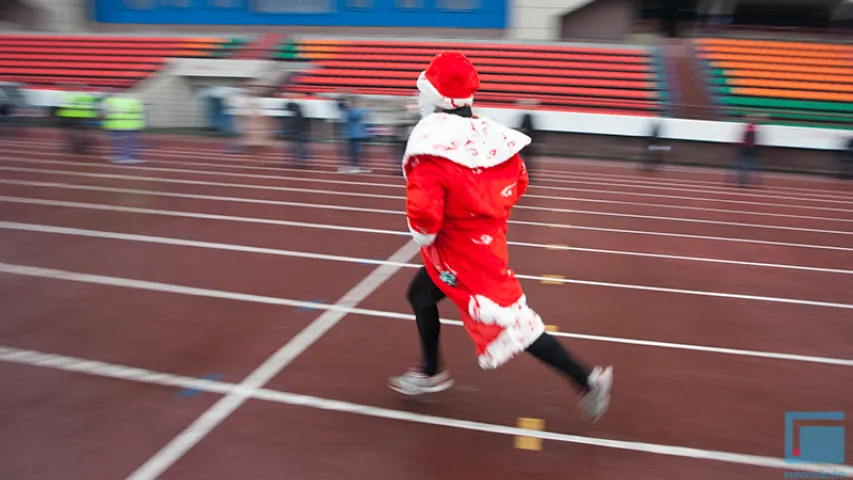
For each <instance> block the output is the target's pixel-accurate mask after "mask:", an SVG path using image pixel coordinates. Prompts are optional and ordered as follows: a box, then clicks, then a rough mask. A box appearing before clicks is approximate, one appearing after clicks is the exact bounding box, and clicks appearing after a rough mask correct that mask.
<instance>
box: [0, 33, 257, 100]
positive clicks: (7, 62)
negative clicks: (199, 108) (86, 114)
mask: <svg viewBox="0 0 853 480" xmlns="http://www.w3.org/2000/svg"><path fill="white" fill-rule="evenodd" d="M245 42H246V40H245V39H243V38H208V37H155V36H145V37H138V36H136V37H130V36H77V35H72V36H69V35H62V36H47V35H0V81H8V82H17V83H21V84H25V85H27V86H29V87H32V88H45V87H48V88H51V87H57V86H63V85H69V84H83V85H88V86H92V87H108V88H129V87H132V86H133V85H134V84H136V83H137V82H139V81H140V80H142V79H144V78H146V77H148V76H150V75H152V74H154V73H156V72H157V71H158V70H160V69H161V68H162V66H163V65H164V64H165V61H166V59H167V58H228V57H229V56H230V55H231V54H232V52H234V51H235V50H236V49H238V48H240V47H241V46H242V45H243V44H245Z"/></svg>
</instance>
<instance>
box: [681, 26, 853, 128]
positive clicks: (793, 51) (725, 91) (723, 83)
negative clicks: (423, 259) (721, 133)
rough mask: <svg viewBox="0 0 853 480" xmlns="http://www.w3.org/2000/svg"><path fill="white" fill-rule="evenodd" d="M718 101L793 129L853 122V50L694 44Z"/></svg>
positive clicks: (729, 41)
mask: <svg viewBox="0 0 853 480" xmlns="http://www.w3.org/2000/svg"><path fill="white" fill-rule="evenodd" d="M694 42H695V43H694V45H695V49H696V51H697V54H698V55H699V58H700V60H701V61H702V62H703V63H704V64H705V67H706V68H705V70H706V71H707V72H708V77H709V78H708V82H709V83H710V85H711V89H712V92H713V94H714V97H715V100H716V102H717V103H718V105H720V106H721V107H723V109H724V111H725V112H726V113H728V114H730V115H733V116H741V115H743V114H744V113H748V110H747V109H750V110H749V111H755V110H758V111H760V112H762V113H767V114H769V115H770V116H771V117H773V118H775V119H776V120H777V121H778V120H782V121H784V122H785V123H792V124H804V123H805V124H814V123H818V124H833V125H835V124H846V125H850V124H851V123H853V67H851V65H853V46H851V45H835V44H829V43H810V42H785V41H766V40H745V39H734V38H705V39H696V40H695V41H694Z"/></svg>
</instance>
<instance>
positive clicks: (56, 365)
mask: <svg viewBox="0 0 853 480" xmlns="http://www.w3.org/2000/svg"><path fill="white" fill-rule="evenodd" d="M0 361H4V362H9V363H16V364H20V365H29V366H36V367H44V368H52V369H56V370H62V371H67V372H74V373H80V374H84V375H91V376H96V377H105V378H112V379H117V380H125V381H131V382H138V383H145V384H153V385H162V386H166V387H174V388H191V389H194V390H201V391H206V392H211V393H219V394H226V395H240V396H241V397H243V398H245V399H248V398H254V399H257V400H264V401H268V402H273V403H280V404H284V405H292V406H298V407H306V408H314V409H318V410H327V411H335V412H341V413H349V414H354V415H361V416H366V417H372V418H382V419H387V420H395V421H400V422H409V423H419V424H424V425H435V426H442V427H448V428H456V429H462V430H471V431H477V432H483V433H489V434H496V435H508V436H514V437H517V436H527V437H535V438H541V439H543V440H550V441H555V442H562V443H572V444H580V445H589V446H593V447H601V448H611V449H617V450H627V451H633V452H642V453H650V454H656V455H666V456H672V457H682V458H692V459H701V460H711V461H715V462H725V463H734V464H740V465H750V466H755V467H765V468H775V469H782V470H786V471H808V472H836V473H839V474H844V475H853V466H849V465H838V464H833V465H826V464H815V463H796V464H791V463H789V462H788V461H786V460H785V459H782V458H775V457H765V456H758V455H751V454H743V453H732V452H722V451H716V450H704V449H698V448H692V447H681V446H675V445H662V444H654V443H646V442H636V441H625V440H615V439H608V438H597V437H585V436H580V435H570V434H565V433H556V432H548V431H544V430H527V429H523V428H518V427H510V426H506V425H498V424H493V423H485V422H476V421H471V420H461V419H455V418H448V417H439V416H435V415H425V414H421V413H412V412H407V411H402V410H392V409H387V408H381V407H374V406H371V405H363V404H357V403H351V402H345V401H341V400H332V399H328V398H321V397H314V396H310V395H302V394H296V393H290V392H282V391H278V390H271V389H267V388H260V387H250V386H245V385H242V384H240V385H237V384H233V383H228V382H222V381H219V380H199V379H194V378H190V377H185V376H182V375H174V374H171V373H165V372H158V371H153V370H147V369H143V368H137V367H130V366H126V365H119V364H114V363H106V362H99V361H95V360H86V359H82V358H77V357H69V356H65V355H57V354H52V353H43V352H39V351H35V350H24V349H19V348H12V347H2V346H0ZM244 401H245V400H244ZM130 478H134V477H130ZM138 478H156V477H153V476H145V477H138Z"/></svg>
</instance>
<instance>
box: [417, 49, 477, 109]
mask: <svg viewBox="0 0 853 480" xmlns="http://www.w3.org/2000/svg"><path fill="white" fill-rule="evenodd" d="M479 88H480V76H479V75H478V74H477V69H476V68H474V64H472V63H471V60H468V57H466V56H465V55H462V54H461V53H459V52H443V53H439V54H438V55H436V56H435V58H433V59H432V62H430V64H429V67H427V69H426V70H424V71H423V72H421V75H420V77H418V90H420V92H421V94H422V95H423V97H424V99H425V100H427V101H428V102H429V103H430V104H432V105H435V106H436V107H438V108H441V109H444V110H453V109H455V108H459V107H469V106H471V105H472V104H473V103H474V92H476V91H477V89H479Z"/></svg>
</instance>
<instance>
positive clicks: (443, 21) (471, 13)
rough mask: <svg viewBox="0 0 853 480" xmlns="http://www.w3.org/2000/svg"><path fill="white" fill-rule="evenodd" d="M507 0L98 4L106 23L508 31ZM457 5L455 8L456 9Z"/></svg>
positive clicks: (129, 0)
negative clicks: (435, 28)
mask: <svg viewBox="0 0 853 480" xmlns="http://www.w3.org/2000/svg"><path fill="white" fill-rule="evenodd" d="M507 2H508V0H96V3H95V14H96V19H97V21H99V22H105V23H149V24H161V25H162V24H174V25H182V24H183V25H190V24H191V25H312V26H358V27H451V28H497V29H502V28H506V24H507V20H506V17H507ZM454 6H457V7H456V8H458V9H454Z"/></svg>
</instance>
